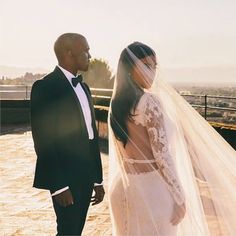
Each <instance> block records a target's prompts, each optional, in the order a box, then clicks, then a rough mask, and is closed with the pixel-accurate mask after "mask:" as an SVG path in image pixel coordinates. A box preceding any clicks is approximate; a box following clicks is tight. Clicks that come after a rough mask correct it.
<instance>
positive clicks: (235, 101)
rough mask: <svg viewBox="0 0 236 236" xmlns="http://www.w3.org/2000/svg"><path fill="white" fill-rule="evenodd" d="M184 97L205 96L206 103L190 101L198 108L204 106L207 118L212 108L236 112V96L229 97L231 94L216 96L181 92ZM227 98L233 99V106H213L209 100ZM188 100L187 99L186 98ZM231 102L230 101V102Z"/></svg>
mask: <svg viewBox="0 0 236 236" xmlns="http://www.w3.org/2000/svg"><path fill="white" fill-rule="evenodd" d="M181 95H182V96H183V97H194V98H203V99H204V103H203V104H201V105H199V104H193V103H191V102H189V103H190V104H191V105H192V106H193V107H196V108H203V109H204V118H205V119H206V120H207V112H208V111H209V110H210V109H214V110H223V111H232V112H235V111H236V97H229V96H215V95H197V94H193V95H190V94H181ZM212 98H214V99H226V100H233V101H234V104H233V106H231V107H222V106H213V105H211V103H210V102H209V99H212ZM186 100H187V99H186ZM228 104H229V103H228Z"/></svg>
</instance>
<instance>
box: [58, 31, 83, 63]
mask: <svg viewBox="0 0 236 236" xmlns="http://www.w3.org/2000/svg"><path fill="white" fill-rule="evenodd" d="M83 40H86V39H85V37H84V36H83V35H81V34H77V33H65V34H62V35H61V36H59V37H58V38H57V40H56V42H55V44H54V52H55V54H56V57H57V60H58V61H59V62H60V61H62V60H64V58H65V56H66V54H67V53H68V51H70V50H72V49H73V47H74V45H75V43H77V42H82V41H83Z"/></svg>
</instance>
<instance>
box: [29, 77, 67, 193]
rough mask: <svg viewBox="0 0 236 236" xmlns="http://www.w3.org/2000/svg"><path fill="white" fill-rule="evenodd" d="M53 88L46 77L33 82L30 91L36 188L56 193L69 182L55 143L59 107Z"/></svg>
mask: <svg viewBox="0 0 236 236" xmlns="http://www.w3.org/2000/svg"><path fill="white" fill-rule="evenodd" d="M52 91H53V90H52ZM52 91H51V90H50V87H49V86H48V85H47V82H46V81H44V80H38V81H36V82H35V83H34V85H33V87H32V91H31V128H32V136H33V140H34V148H35V152H36V154H37V163H36V170H35V179H34V187H36V188H42V189H49V190H50V191H52V192H55V191H56V190H58V189H62V188H64V187H66V186H68V184H67V183H66V182H65V178H64V176H63V170H62V166H61V164H60V160H59V158H58V155H57V151H56V146H55V143H56V138H57V130H56V117H57V108H56V107H57V106H56V98H55V96H53V93H52Z"/></svg>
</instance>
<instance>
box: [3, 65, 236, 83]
mask: <svg viewBox="0 0 236 236" xmlns="http://www.w3.org/2000/svg"><path fill="white" fill-rule="evenodd" d="M26 72H31V73H33V74H46V73H48V72H49V70H46V69H42V68H23V67H10V66H1V65H0V79H2V77H3V76H4V77H5V78H6V77H8V78H16V77H20V76H23V75H25V73H26ZM160 74H161V77H162V78H164V79H166V80H167V81H169V82H170V83H172V84H180V83H184V84H192V85H211V86H214V85H216V86H217V85H220V86H222V85H226V86H230V85H233V86H236V66H222V67H221V66H214V67H213V66H212V67H195V68H194V67H188V68H187V67H183V68H164V67H162V68H161V73H160Z"/></svg>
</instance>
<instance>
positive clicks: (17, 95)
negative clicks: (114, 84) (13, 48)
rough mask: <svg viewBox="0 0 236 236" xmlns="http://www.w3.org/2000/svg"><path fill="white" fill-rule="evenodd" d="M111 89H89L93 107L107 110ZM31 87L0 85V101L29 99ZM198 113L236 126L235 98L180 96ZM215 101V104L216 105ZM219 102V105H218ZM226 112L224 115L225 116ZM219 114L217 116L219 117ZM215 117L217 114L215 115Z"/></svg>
mask: <svg viewBox="0 0 236 236" xmlns="http://www.w3.org/2000/svg"><path fill="white" fill-rule="evenodd" d="M112 91H113V90H112V89H102V88H91V92H92V96H93V99H94V103H95V107H96V108H97V109H100V110H107V109H108V106H109V101H110V99H111V95H112ZM30 92H31V86H24V85H0V98H1V100H28V99H29V98H30ZM181 95H182V96H183V97H185V99H186V100H187V101H188V102H189V103H190V104H191V105H192V106H193V107H194V108H196V110H198V111H199V113H200V114H201V115H202V116H203V117H204V118H205V119H206V120H209V121H212V120H215V119H216V118H217V117H214V116H211V115H212V113H210V111H213V110H215V111H222V112H221V113H220V114H221V116H222V117H221V118H222V119H223V115H225V116H227V115H229V117H230V118H229V119H228V120H229V122H228V123H234V124H236V97H230V96H215V95H202V94H181ZM216 101H217V104H216ZM220 101H221V103H220ZM225 112H226V114H225ZM220 114H218V116H219V117H220ZM216 115H217V114H216ZM230 120H232V122H231V121H230Z"/></svg>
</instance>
